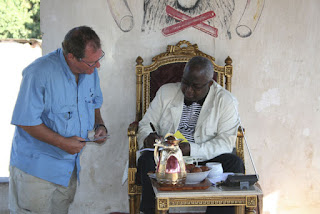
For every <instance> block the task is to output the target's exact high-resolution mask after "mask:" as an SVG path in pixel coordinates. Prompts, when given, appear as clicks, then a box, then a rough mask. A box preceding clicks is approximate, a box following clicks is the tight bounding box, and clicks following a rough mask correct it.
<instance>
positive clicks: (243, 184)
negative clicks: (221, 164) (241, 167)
mask: <svg viewBox="0 0 320 214" xmlns="http://www.w3.org/2000/svg"><path fill="white" fill-rule="evenodd" d="M257 181H258V176H257V175H256V174H254V175H244V174H241V173H240V174H237V173H236V174H233V175H228V177H227V179H226V180H225V181H224V182H222V183H221V184H220V185H222V186H227V187H240V189H249V186H252V185H253V184H255V183H256V182H257Z"/></svg>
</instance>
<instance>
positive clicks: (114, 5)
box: [107, 0, 134, 32]
mask: <svg viewBox="0 0 320 214" xmlns="http://www.w3.org/2000/svg"><path fill="white" fill-rule="evenodd" d="M107 2H108V6H109V9H110V12H111V14H112V17H113V19H114V21H115V22H116V23H117V25H118V27H119V28H120V29H121V30H122V31H123V32H128V31H130V30H132V28H133V26H134V21H133V15H132V13H131V11H130V8H129V6H128V2H127V1H126V0H107Z"/></svg>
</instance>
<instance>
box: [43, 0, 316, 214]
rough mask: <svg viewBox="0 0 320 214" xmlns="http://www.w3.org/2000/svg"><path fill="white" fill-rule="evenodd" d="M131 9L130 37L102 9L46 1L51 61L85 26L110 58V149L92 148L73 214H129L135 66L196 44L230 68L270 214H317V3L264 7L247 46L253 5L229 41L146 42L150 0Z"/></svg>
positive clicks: (190, 36) (95, 1) (236, 15)
mask: <svg viewBox="0 0 320 214" xmlns="http://www.w3.org/2000/svg"><path fill="white" fill-rule="evenodd" d="M226 1H227V0H226ZM230 2H231V3H232V1H230ZM253 2H255V1H253ZM257 2H258V3H261V2H264V1H257ZM128 5H129V8H130V10H131V12H132V14H133V18H134V27H133V29H132V30H131V31H129V32H123V31H121V30H120V29H119V27H118V26H117V25H116V23H115V21H114V19H113V17H112V15H111V13H110V10H109V7H108V4H107V1H105V0H92V1H85V0H69V1H62V0H56V1H49V0H42V1H41V29H42V32H43V33H44V35H43V52H44V53H48V52H50V51H52V50H54V49H56V48H58V47H60V44H61V41H62V40H63V37H64V35H65V33H66V32H67V31H68V30H69V29H71V28H72V27H74V26H79V25H89V26H91V27H93V29H94V30H96V32H97V33H98V34H99V36H100V38H101V39H102V42H103V49H104V50H105V52H106V53H107V54H106V57H105V58H104V59H103V60H102V65H101V68H100V78H101V83H102V90H103V93H104V99H105V102H104V104H103V106H102V116H103V118H104V120H105V122H106V124H108V128H109V132H110V134H111V139H110V140H109V141H108V142H107V143H106V144H104V145H102V146H97V145H87V146H86V148H85V151H84V153H83V155H82V159H81V163H82V166H83V167H82V172H81V175H80V179H81V185H80V186H79V188H78V190H77V193H76V197H75V201H74V203H73V205H72V207H71V213H110V212H112V211H128V203H127V202H128V197H127V183H125V184H124V185H122V184H121V179H122V173H123V170H124V166H125V163H126V161H127V154H128V143H127V136H126V133H127V126H128V124H129V123H130V122H132V121H133V120H134V115H135V111H134V108H135V98H134V97H135V72H134V66H135V59H136V57H137V56H139V55H140V56H142V57H143V58H144V60H145V63H150V62H151V57H152V56H153V55H156V54H158V53H160V52H164V51H165V50H166V46H167V45H168V44H170V45H172V44H176V43H177V42H178V41H180V40H183V39H185V40H188V41H190V42H191V43H197V44H198V46H199V49H200V50H202V51H204V52H206V53H207V54H210V55H213V56H214V57H216V61H217V62H218V63H220V64H222V63H223V62H224V59H225V58H226V57H227V56H228V55H229V56H231V57H232V59H233V65H234V67H235V73H234V78H233V87H232V92H233V93H234V95H235V96H236V97H237V98H238V100H239V103H240V107H239V108H240V116H241V119H242V123H243V126H244V127H245V128H246V133H247V135H246V136H247V140H248V143H249V145H250V147H251V152H252V155H253V158H254V160H255V164H256V167H257V169H258V173H259V175H260V183H261V185H262V187H263V190H264V194H265V200H264V210H265V213H270V214H271V213H281V214H286V213H297V214H298V213H299V214H300V213H318V212H316V211H317V210H319V209H320V204H319V201H320V188H319V186H320V185H319V182H320V168H319V165H318V163H319V157H320V156H319V150H320V146H319V145H318V144H317V141H318V138H317V135H318V133H317V131H318V130H319V127H320V113H319V109H320V92H319V91H320V90H319V86H318V85H317V84H316V81H317V80H320V74H319V65H318V64H317V59H319V58H320V54H319V51H318V50H319V49H320V47H319V44H320V41H319V40H320V28H319V27H318V23H317V22H318V20H320V14H319V13H318V11H319V9H320V2H319V1H317V0H309V1H299V0H291V1H290V0H282V1H271V0H266V1H265V4H264V8H263V11H262V15H261V17H260V20H259V21H258V24H257V26H256V27H255V29H254V28H253V29H254V31H253V34H252V35H251V36H249V37H247V38H242V37H239V36H238V35H237V34H236V32H235V28H236V26H237V24H238V23H239V20H240V18H241V16H242V12H243V10H244V8H245V5H246V1H245V0H241V1H240V0H238V1H236V2H235V9H234V12H233V15H232V17H231V22H230V28H229V30H230V35H231V38H230V39H229V38H228V36H226V35H225V34H223V33H224V31H223V29H222V27H221V29H222V30H221V35H220V34H219V36H218V38H213V37H212V36H209V35H207V34H205V33H202V32H200V31H198V30H196V29H186V30H184V31H182V32H180V33H177V34H175V35H172V36H169V37H165V36H163V35H162V34H161V31H160V30H155V31H154V32H141V26H142V23H143V0H135V1H134V0H131V1H128ZM216 18H217V17H216ZM256 19H257V18H256ZM217 27H219V25H218V23H217ZM249 171H250V169H249ZM251 171H252V170H251Z"/></svg>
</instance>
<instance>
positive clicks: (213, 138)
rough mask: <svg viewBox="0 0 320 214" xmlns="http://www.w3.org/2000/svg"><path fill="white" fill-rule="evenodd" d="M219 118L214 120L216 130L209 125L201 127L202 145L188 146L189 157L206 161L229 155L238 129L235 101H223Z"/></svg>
mask: <svg viewBox="0 0 320 214" xmlns="http://www.w3.org/2000/svg"><path fill="white" fill-rule="evenodd" d="M219 109H220V110H219V112H220V113H219V117H218V118H216V120H217V121H216V122H215V123H214V124H217V128H215V127H214V126H212V125H211V124H206V125H205V126H203V131H202V136H203V139H206V140H205V141H204V142H202V143H198V144H195V143H193V144H190V155H191V156H200V157H203V158H205V159H206V160H209V159H212V158H214V157H216V156H218V155H221V154H223V153H231V152H232V149H233V147H234V146H235V141H236V138H237V132H238V127H239V120H238V110H237V101H236V99H235V98H234V99H232V100H231V99H230V100H228V101H226V100H224V101H223V102H221V103H220V106H219Z"/></svg>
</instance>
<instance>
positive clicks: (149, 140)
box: [143, 122, 161, 148]
mask: <svg viewBox="0 0 320 214" xmlns="http://www.w3.org/2000/svg"><path fill="white" fill-rule="evenodd" d="M150 126H151V129H152V132H151V133H150V134H149V135H148V136H147V137H146V138H145V139H144V141H143V146H144V148H154V145H153V144H154V143H155V140H156V139H161V136H159V135H158V133H157V131H156V129H155V127H154V126H153V124H152V123H151V122H150Z"/></svg>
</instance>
